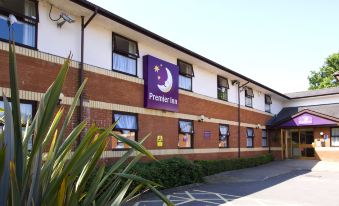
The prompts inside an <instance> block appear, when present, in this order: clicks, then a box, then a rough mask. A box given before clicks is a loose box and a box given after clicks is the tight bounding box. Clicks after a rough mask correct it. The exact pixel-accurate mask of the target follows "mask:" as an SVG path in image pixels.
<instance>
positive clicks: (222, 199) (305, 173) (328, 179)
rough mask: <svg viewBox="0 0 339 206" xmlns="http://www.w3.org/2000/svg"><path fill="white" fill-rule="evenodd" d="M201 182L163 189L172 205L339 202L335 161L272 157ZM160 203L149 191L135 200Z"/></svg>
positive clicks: (142, 205)
mask: <svg viewBox="0 0 339 206" xmlns="http://www.w3.org/2000/svg"><path fill="white" fill-rule="evenodd" d="M206 182H207V183H205V184H201V185H195V186H193V187H186V188H185V187H183V188H174V189H170V190H165V191H163V192H164V194H166V195H167V197H168V198H169V199H170V200H171V201H172V202H173V203H174V204H175V205H184V206H189V205H197V206H199V205H201V206H206V205H234V206H239V205H281V206H285V205H286V206H287V205H305V206H308V205H326V206H327V205H329V206H331V205H333V206H335V205H336V206H339V201H338V198H337V197H339V190H338V188H337V187H338V185H339V163H335V162H318V161H313V160H285V161H275V162H272V163H269V164H266V165H262V166H258V167H255V168H248V169H242V170H235V171H229V172H223V173H220V174H216V175H212V176H209V177H206ZM134 205H138V206H153V205H154V206H156V205H159V206H160V205H163V203H162V202H161V200H159V199H158V198H157V197H155V196H153V195H148V196H145V197H144V198H143V199H142V200H140V201H139V202H137V203H135V204H134Z"/></svg>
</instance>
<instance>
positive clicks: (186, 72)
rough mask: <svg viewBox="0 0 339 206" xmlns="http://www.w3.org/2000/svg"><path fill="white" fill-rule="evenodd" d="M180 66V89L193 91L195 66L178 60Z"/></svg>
mask: <svg viewBox="0 0 339 206" xmlns="http://www.w3.org/2000/svg"><path fill="white" fill-rule="evenodd" d="M178 66H179V88H181V89H184V90H188V91H192V77H194V72H193V66H192V64H189V63H187V62H184V61H182V60H179V59H178Z"/></svg>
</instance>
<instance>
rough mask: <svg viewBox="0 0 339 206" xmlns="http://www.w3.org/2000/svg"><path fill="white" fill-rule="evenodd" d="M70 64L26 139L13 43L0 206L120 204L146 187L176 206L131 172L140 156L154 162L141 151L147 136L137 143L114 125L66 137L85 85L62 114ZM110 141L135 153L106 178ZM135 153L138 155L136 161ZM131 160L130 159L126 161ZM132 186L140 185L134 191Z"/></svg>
mask: <svg viewBox="0 0 339 206" xmlns="http://www.w3.org/2000/svg"><path fill="white" fill-rule="evenodd" d="M70 61H71V60H70V57H69V58H68V59H67V60H66V61H65V62H64V64H63V65H62V67H61V69H60V71H59V73H58V75H57V77H56V79H55V81H54V82H53V83H52V85H51V86H50V87H49V88H48V90H47V91H46V93H45V94H44V95H43V97H42V99H41V101H40V103H39V107H38V110H37V112H36V115H35V117H34V119H33V120H32V121H31V122H29V121H28V122H27V123H26V129H25V132H24V134H22V132H21V122H20V101H19V92H18V91H19V90H18V86H17V74H16V59H15V45H14V42H13V43H11V44H9V65H10V66H9V73H10V88H11V102H12V104H11V105H10V104H9V102H8V99H7V97H6V96H5V95H4V96H3V101H4V108H3V110H2V111H3V112H4V117H3V119H2V120H1V121H3V122H4V128H5V129H4V131H3V132H2V133H1V134H0V175H1V180H0V181H1V182H0V205H13V206H22V205H28V206H30V205H34V206H37V205H72V206H73V205H121V204H122V203H125V202H126V201H128V200H129V199H130V198H132V197H133V196H135V195H136V194H137V193H139V192H140V190H141V189H142V188H148V189H150V190H152V191H153V192H154V193H155V194H156V195H158V196H159V197H160V198H161V199H162V200H163V201H164V202H165V203H166V204H167V205H172V203H171V202H170V201H169V200H168V199H167V198H166V197H165V196H164V195H162V194H161V193H160V192H159V191H158V190H157V189H156V187H157V186H159V185H157V184H156V183H154V182H151V181H148V180H145V179H143V178H140V177H138V176H135V175H134V174H131V173H130V171H131V168H133V166H134V165H135V164H136V163H137V162H138V160H139V159H140V158H141V157H142V156H144V155H145V156H147V157H149V158H152V159H155V158H154V156H153V155H152V154H151V153H150V152H149V151H147V150H146V149H145V148H144V147H143V146H142V142H143V141H144V140H145V139H146V138H147V137H145V138H144V139H143V140H141V142H139V143H138V142H135V141H132V140H129V139H127V138H124V137H122V136H119V135H116V134H114V133H113V132H112V129H113V128H114V126H115V124H113V125H111V126H110V127H108V128H106V129H102V128H98V127H97V126H95V125H92V126H90V127H89V128H88V129H87V130H86V131H85V128H86V125H87V122H86V121H83V122H81V123H80V124H79V125H77V126H76V127H75V128H74V129H73V130H72V131H71V132H70V133H69V134H68V133H66V128H67V127H68V126H69V123H70V121H71V117H72V115H73V113H74V111H75V109H76V106H77V104H78V103H79V96H80V94H81V92H82V90H83V88H84V86H85V84H86V81H87V80H85V81H84V82H83V84H82V85H81V87H80V88H79V90H78V91H77V93H76V95H75V97H74V100H73V103H72V104H71V106H70V108H69V109H68V112H67V114H65V110H64V108H63V107H60V108H59V109H58V106H57V103H58V99H59V95H60V92H61V90H62V86H63V83H64V81H65V78H66V76H67V72H68V70H69V64H70ZM64 115H65V118H64V119H63V120H62V117H63V116H64ZM57 128H60V130H58V129H57ZM80 134H84V135H83V137H82V139H81V142H80V144H79V145H78V146H76V147H75V149H73V150H72V148H74V147H73V146H74V144H75V143H76V140H77V139H78V138H80ZM31 136H34V142H33V146H32V150H31V151H28V147H27V144H28V140H29V138H30V137H31ZM111 136H113V137H115V138H117V139H118V140H120V141H122V142H124V143H125V144H128V145H129V146H130V147H131V149H129V151H127V152H126V153H125V154H124V155H123V156H122V157H121V158H120V159H119V160H118V161H117V162H116V163H115V164H113V165H112V166H110V168H109V169H108V172H106V173H104V170H105V165H101V166H99V165H98V164H97V163H98V161H99V160H100V157H101V155H102V153H103V151H104V150H105V147H106V143H107V138H110V137H111ZM134 152H136V156H135V157H132V156H131V155H132V154H133V153H134ZM130 158H132V160H131V161H128V159H130ZM89 180H91V181H89ZM133 182H136V183H137V184H133V185H137V186H136V187H135V188H130V187H131V185H132V183H133ZM99 191H100V193H99ZM128 191H130V192H129V193H128V194H127V192H128Z"/></svg>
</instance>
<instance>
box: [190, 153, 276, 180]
mask: <svg viewBox="0 0 339 206" xmlns="http://www.w3.org/2000/svg"><path fill="white" fill-rule="evenodd" d="M273 160H274V157H273V155H272V154H267V155H263V156H258V157H249V158H240V159H223V160H196V161H194V164H195V165H199V166H200V167H201V169H202V173H203V175H204V176H208V175H213V174H216V173H220V172H224V171H229V170H237V169H243V168H248V167H256V166H258V165H262V164H266V163H268V162H271V161H273Z"/></svg>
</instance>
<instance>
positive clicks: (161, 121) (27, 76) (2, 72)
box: [0, 51, 271, 159]
mask: <svg viewBox="0 0 339 206" xmlns="http://www.w3.org/2000/svg"><path fill="white" fill-rule="evenodd" d="M0 63H1V64H0V65H1V67H0V76H1V77H2V78H0V86H1V87H9V74H8V53H7V52H4V51H0ZM17 66H18V76H19V81H18V82H19V88H20V89H21V90H27V91H34V92H45V91H46V90H47V88H48V87H49V86H50V84H51V83H52V82H53V81H54V79H55V77H56V75H57V73H58V71H59V69H60V67H61V65H59V64H55V63H50V62H47V61H42V60H39V59H34V58H30V57H26V56H23V55H17ZM85 77H87V78H88V83H87V86H86V94H85V97H86V99H90V100H96V101H102V102H109V103H114V104H122V105H130V106H135V107H143V98H144V97H143V85H142V84H137V83H133V82H129V81H125V80H121V79H117V78H113V77H109V76H105V75H101V74H97V73H94V72H89V71H85ZM77 86H78V69H75V68H71V69H70V70H69V73H68V75H67V79H66V81H65V84H64V88H63V90H62V92H63V93H64V95H65V96H67V97H72V96H74V95H75V92H76V90H77ZM179 101H180V103H179V112H180V113H184V114H191V115H201V114H204V115H205V116H206V117H211V118H218V119H224V120H230V121H237V108H236V107H232V106H228V105H225V104H219V103H216V102H211V101H207V100H203V99H199V98H195V97H191V96H186V95H182V94H180V95H179ZM65 108H66V110H67V109H68V106H65ZM66 112H67V111H65V115H66ZM84 118H85V119H87V120H88V125H90V124H92V123H96V124H97V125H98V126H100V127H107V126H109V125H110V124H111V123H112V111H108V110H101V109H93V108H84ZM270 118H271V116H269V115H265V114H261V113H257V112H252V111H248V110H241V122H246V123H251V124H260V125H265V123H266V122H267V121H268V120H269V119H270ZM138 119H139V122H138V123H139V132H138V137H139V138H141V137H143V136H145V135H146V134H148V133H149V132H152V135H151V136H150V137H149V138H148V139H147V140H146V142H145V144H144V145H145V146H146V147H147V148H149V149H176V148H177V143H178V119H176V118H167V117H159V116H150V115H143V114H139V115H138ZM76 124H77V113H75V114H74V117H73V118H72V124H71V125H70V128H68V131H70V130H71V129H72V128H74V127H75V126H76ZM204 131H210V132H211V133H212V135H211V137H210V138H209V139H205V138H204V137H203V134H204ZM237 131H238V130H237V126H232V125H231V126H230V139H229V144H230V147H231V148H237V147H238V142H237V135H238V133H237ZM254 131H255V137H254V147H261V129H254ZM157 135H163V137H164V147H162V148H158V147H156V137H157ZM218 140H219V124H216V123H208V122H198V121H194V140H193V147H194V148H218ZM108 147H110V145H108ZM241 147H246V128H245V127H241ZM258 153H260V152H251V153H249V152H246V153H244V155H246V156H250V155H251V154H253V155H256V154H258ZM185 156H187V157H189V158H191V159H199V158H202V159H216V158H222V157H233V156H237V153H217V154H208V155H206V154H195V155H185Z"/></svg>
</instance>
